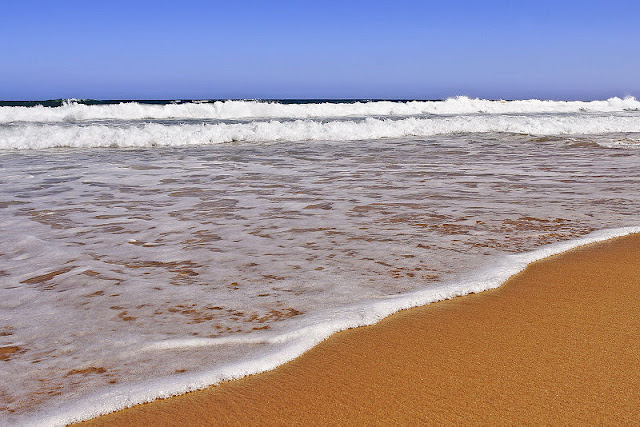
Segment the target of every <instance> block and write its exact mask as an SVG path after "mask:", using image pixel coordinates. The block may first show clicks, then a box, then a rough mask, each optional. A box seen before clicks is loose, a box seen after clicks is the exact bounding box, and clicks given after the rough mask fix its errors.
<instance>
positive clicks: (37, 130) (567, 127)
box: [0, 115, 640, 150]
mask: <svg viewBox="0 0 640 427" xmlns="http://www.w3.org/2000/svg"><path fill="white" fill-rule="evenodd" d="M486 132H504V133H520V134H529V135H591V134H606V133H631V132H634V133H635V132H640V121H639V120H638V119H637V117H633V116H600V117H593V116H580V115H577V116H550V115H535V116H512V115H499V116H487V115H478V116H451V117H433V118H406V119H395V120H393V119H374V118H367V119H361V120H334V121H316V120H294V121H277V120H272V121H265V122H250V123H232V124H229V123H217V124H169V125H167V124H159V123H148V124H137V125H108V124H91V125H64V124H57V125H55V124H50V125H43V124H19V125H3V126H0V149H5V150H7V149H8V150H22V149H47V148H56V147H71V148H97V147H112V148H135V147H155V146H162V147H169V146H194V145H208V144H219V143H228V142H277V141H357V140H370V139H379V138H422V137H429V136H433V135H443V134H452V133H486ZM634 144H635V145H638V144H639V143H638V142H635V143H634V142H632V143H629V144H628V145H634Z"/></svg>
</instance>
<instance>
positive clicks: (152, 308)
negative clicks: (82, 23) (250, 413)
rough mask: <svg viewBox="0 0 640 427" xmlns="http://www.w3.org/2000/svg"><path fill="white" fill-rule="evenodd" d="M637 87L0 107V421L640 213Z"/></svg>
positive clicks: (151, 386)
mask: <svg viewBox="0 0 640 427" xmlns="http://www.w3.org/2000/svg"><path fill="white" fill-rule="evenodd" d="M639 148H640V102H638V101H637V100H635V99H634V98H625V99H620V98H612V99H608V100H603V101H589V102H578V101H540V100H521V101H490V100H481V99H471V98H467V97H458V98H452V99H447V100H443V101H366V100H361V101H331V102H329V101H322V100H316V101H242V100H238V101H232V100H228V101H153V102H152V101H149V102H134V101H121V102H120V101H119V102H105V101H93V100H89V101H81V100H57V101H51V102H49V103H15V102H14V103H9V102H5V103H0V165H1V168H0V182H1V183H2V186H1V187H0V224H1V228H2V230H3V237H2V240H1V241H0V322H1V323H0V358H2V360H1V361H0V363H1V364H2V367H3V369H2V371H1V372H0V414H1V415H0V417H4V418H0V423H3V422H4V423H14V422H17V423H34V424H41V423H45V424H62V423H65V422H69V421H74V420H80V419H85V418H87V417H91V416H95V415H98V414H101V413H105V412H109V411H112V410H115V409H119V408H122V407H125V406H128V405H131V404H135V403H140V402H143V401H146V400H150V399H154V398H157V397H166V396H170V395H173V394H177V393H183V392H186V391H189V390H193V389H197V388H201V387H204V386H207V385H210V384H214V383H217V382H219V381H221V380H224V379H230V378H238V377H241V376H244V375H247V374H250V373H254V372H260V371H262V370H265V369H271V368H273V367H275V366H277V365H279V364H282V363H284V362H285V361H287V360H290V359H291V358H293V357H296V356H297V355H299V354H301V353H302V352H303V351H305V350H307V349H308V348H310V347H311V346H313V345H315V344H316V343H318V342H319V341H321V340H323V339H324V338H326V337H327V336H328V335H330V334H331V333H333V332H335V331H338V330H340V329H344V328H347V327H353V326H358V325H364V324H371V323H374V322H376V321H377V320H379V319H381V318H382V317H384V316H387V315H389V314H391V313H393V312H394V311H397V310H399V309H403V308H407V307H411V306H415V305H420V304H425V303H428V302H431V301H436V300H439V299H443V298H449V297H452V296H455V295H462V294H465V293H469V292H478V291H482V290H485V289H489V288H492V287H495V286H498V285H499V284H500V283H502V282H503V281H504V280H505V279H506V278H507V277H509V275H511V274H513V273H515V272H517V271H519V270H521V269H522V268H523V267H524V266H525V265H526V264H527V263H528V262H531V261H532V260H535V259H538V258H540V257H543V256H546V255H549V254H551V253H557V252H559V251H562V250H566V249H568V248H570V247H575V246H576V245H579V244H583V243H586V242H590V241H597V240H602V239H604V238H608V237H612V236H616V235H623V234H628V233H630V232H637V231H640V228H639V226H640V217H639V214H638V212H639V211H640V209H639V208H640V191H638V189H639V188H640V158H639V156H640V150H639Z"/></svg>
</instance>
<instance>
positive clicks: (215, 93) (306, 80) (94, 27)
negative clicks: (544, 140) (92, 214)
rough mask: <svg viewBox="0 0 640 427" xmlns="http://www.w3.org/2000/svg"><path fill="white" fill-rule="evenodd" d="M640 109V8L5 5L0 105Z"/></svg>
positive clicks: (442, 3) (20, 0)
mask: <svg viewBox="0 0 640 427" xmlns="http://www.w3.org/2000/svg"><path fill="white" fill-rule="evenodd" d="M455 95H469V96H474V97H476V96H477V97H484V98H505V99H514V98H533V97H535V98H547V99H595V98H606V97H610V96H625V95H633V96H636V97H640V1H635V0H629V1H622V0H608V1H604V0H603V1H590V0H582V1H573V0H567V1H563V0H555V1H526V0H512V1H492V0H477V1H471V0H468V1H463V0H435V1H428V0H424V1H402V0H396V1H375V0H368V1H359V0H358V1H349V0H342V1H328V0H325V1H303V0H299V1H276V0H273V1H269V0H264V1H242V0H236V1H232V0H225V1H213V0H212V1H197V0H182V1H177V0H176V1H162V0H154V1H146V0H144V1H143V0H140V1H136V0H129V1H120V0H110V1H103V2H101V1H97V0H82V1H75V0H66V1H64V0H62V1H51V0H49V1H33V0H4V1H2V7H1V8H0V99H4V100H27V99H52V98H72V97H73V98H96V99H123V98H124V99H154V98H155V99H176V98H443V97H448V96H455Z"/></svg>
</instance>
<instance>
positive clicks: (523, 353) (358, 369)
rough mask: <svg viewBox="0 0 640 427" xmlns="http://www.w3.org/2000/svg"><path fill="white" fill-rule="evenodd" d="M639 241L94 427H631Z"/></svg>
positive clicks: (551, 263) (549, 263) (583, 252)
mask: <svg viewBox="0 0 640 427" xmlns="http://www.w3.org/2000/svg"><path fill="white" fill-rule="evenodd" d="M639 263H640V235H638V234H634V235H631V236H626V237H620V238H616V239H612V240H607V241H605V242H600V243H596V244H592V245H587V246H584V247H580V248H577V249H573V250H571V251H569V252H565V253H562V254H560V255H555V256H552V257H550V258H546V259H544V260H541V261H537V262H534V263H532V264H531V265H529V266H528V267H527V268H526V269H525V270H524V271H523V272H521V273H519V274H517V275H515V276H514V277H512V278H511V279H509V280H508V281H507V282H506V283H505V284H503V285H502V286H501V287H500V288H498V289H495V290H489V291H485V292H482V293H479V294H474V295H469V296H464V297H462V298H454V299H452V300H447V301H442V302H438V303H432V304H429V305H427V306H423V307H418V308H414V309H410V310H405V311H402V312H399V313H397V314H395V315H392V316H390V317H388V318H386V319H384V320H382V321H381V322H379V323H377V324H376V325H373V326H367V327H362V328H357V329H351V330H347V331H343V332H339V333H337V334H334V335H333V336H332V337H331V338H329V339H328V340H326V341H325V342H323V343H321V344H320V345H318V346H316V347H314V348H313V349H311V350H310V351H308V352H307V353H305V354H304V355H303V356H301V357H299V358H297V359H295V360H293V361H291V362H289V363H287V364H285V365H282V366H280V367H278V368H277V369H275V370H273V371H269V372H265V373H262V374H258V375H253V376H249V377H246V378H243V379H240V380H236V381H231V382H227V383H223V384H221V385H218V386H213V387H210V388H208V389H205V390H202V391H197V392H193V393H188V394H185V395H182V396H177V397H172V398H170V399H165V400H157V401H154V402H152V403H150V404H143V405H138V406H135V407H133V408H129V409H126V410H123V411H119V412H115V413H112V414H109V415H107V416H103V417H99V418H96V419H93V420H91V421H89V423H90V424H101V425H102V424H105V423H108V424H110V425H112V424H132V423H135V424H146V425H150V424H154V425H156V424H163V425H170V424H179V423H189V424H194V423H195V424H198V423H200V424H219V423H222V424H246V423H263V424H264V423H269V424H274V423H275V424H301V423H305V422H314V423H345V422H358V423H363V422H425V421H426V422H434V423H435V422H477V423H483V422H503V423H513V422H535V423H538V422H592V423H593V422H607V421H609V422H618V423H619V422H625V421H626V422H631V421H633V420H634V419H638V417H640V410H638V409H637V408H638V407H640V398H638V397H637V396H636V395H635V394H634V390H637V388H638V386H639V385H640V375H639V374H637V373H636V372H634V366H637V364H638V363H640V346H639V345H638V344H639V341H638V336H637V331H638V330H640V321H639V319H638V316H637V313H638V312H639V311H640V303H639V302H638V301H640V277H639V276H640V275H638V274H637V272H638V269H639V267H640V266H639Z"/></svg>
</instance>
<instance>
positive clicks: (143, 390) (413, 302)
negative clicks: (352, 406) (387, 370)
mask: <svg viewBox="0 0 640 427" xmlns="http://www.w3.org/2000/svg"><path fill="white" fill-rule="evenodd" d="M634 233H640V227H623V228H617V229H609V230H601V231H597V232H594V233H591V234H589V235H587V236H584V237H581V238H579V239H575V240H571V241H565V242H559V243H554V244H551V245H547V246H544V247H542V248H539V249H537V250H534V251H532V252H527V253H522V254H516V255H508V256H505V257H504V258H503V259H501V260H500V261H499V262H498V263H496V264H494V265H492V266H491V267H490V268H486V269H484V270H481V271H477V272H475V273H474V274H473V275H470V276H469V277H468V278H467V279H466V280H464V281H458V282H454V283H445V284H441V285H439V286H437V287H433V288H430V289H426V290H421V291H417V292H412V293H408V294H404V295H397V296H393V297H388V298H385V299H383V300H380V301H375V302H372V303H366V304H358V305H354V306H350V307H344V308H342V309H340V310H337V311H334V312H331V313H323V316H322V318H317V317H314V318H311V319H306V320H305V321H304V323H303V324H302V325H301V326H300V327H299V328H298V329H296V330H292V331H290V332H288V333H285V334H281V335H279V336H277V337H272V338H271V339H270V342H278V343H281V345H280V346H278V347H276V348H275V349H272V350H270V351H269V352H268V353H266V354H263V355H262V356H261V357H260V358H256V359H251V360H244V361H241V362H237V363H230V364H228V365H224V366H221V367H219V368H217V369H215V370H212V371H209V372H202V373H197V374H189V375H185V376H174V377H172V378H166V379H163V380H153V381H148V382H143V383H139V384H132V385H128V386H126V387H112V388H110V389H109V390H106V391H103V392H99V393H96V394H93V395H90V396H86V397H83V398H82V400H80V401H77V402H74V403H72V404H69V405H66V406H64V407H59V408H56V409H53V410H52V409H50V410H48V411H47V412H46V413H40V414H34V415H31V416H29V417H26V418H16V419H14V420H11V421H12V422H17V423H20V424H23V425H50V426H58V425H66V424H69V423H73V422H78V421H82V420H86V419H90V418H94V417H97V416H99V415H103V414H107V413H109V412H113V411H117V410H120V409H124V408H127V407H130V406H133V405H136V404H140V403H144V402H150V401H152V400H155V399H159V398H166V397H171V396H175V395H179V394H183V393H186V392H189V391H194V390H199V389H203V388H205V387H208V386H210V385H213V384H218V383H220V382H222V381H227V380H232V379H237V378H240V377H243V376H247V375H252V374H257V373H260V372H264V371H268V370H271V369H274V368H276V367H277V366H279V365H282V364H283V363H286V362H287V361H289V360H292V359H294V358H296V357H298V356H300V355H301V354H302V353H304V352H305V351H307V350H308V349H310V348H311V347H313V346H315V345H317V344H318V343H320V342H322V341H323V340H325V339H326V338H327V337H329V336H330V335H332V334H334V333H336V332H338V331H341V330H345V329H349V328H355V327H359V326H364V325H371V324H374V323H376V322H378V321H379V320H381V319H383V318H384V317H387V316H389V315H391V314H393V313H395V312H397V311H400V310H404V309H408V308H412V307H417V306H421V305H426V304H429V303H432V302H436V301H442V300H445V299H450V298H454V297H457V296H463V295H467V294H470V293H477V292H482V291H485V290H488V289H494V288H496V287H499V286H500V285H501V284H502V283H504V282H505V281H506V280H507V279H508V278H509V277H511V276H513V275H514V274H516V273H518V272H520V271H522V270H524V269H525V268H526V266H527V265H529V264H530V263H532V262H535V261H537V260H540V259H543V258H547V257H549V256H552V255H556V254H559V253H562V252H566V251H568V250H571V249H574V248H577V247H580V246H584V245H588V244H591V243H595V242H600V241H604V240H608V239H612V238H616V237H621V236H625V235H629V234H634ZM248 339H249V340H253V338H248ZM222 341H224V338H221V339H217V340H216V339H191V340H179V341H175V340H174V341H162V342H159V343H156V344H154V345H152V346H147V347H146V348H145V349H144V350H143V351H161V350H163V349H168V348H190V347H195V346H210V345H219V344H222Z"/></svg>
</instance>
